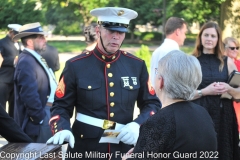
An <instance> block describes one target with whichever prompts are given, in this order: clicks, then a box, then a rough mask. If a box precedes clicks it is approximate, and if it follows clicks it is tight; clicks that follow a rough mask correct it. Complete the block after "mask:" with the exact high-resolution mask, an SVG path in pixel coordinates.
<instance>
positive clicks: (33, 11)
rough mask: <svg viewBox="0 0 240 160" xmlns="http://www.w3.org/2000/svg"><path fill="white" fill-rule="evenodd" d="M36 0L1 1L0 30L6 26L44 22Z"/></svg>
mask: <svg viewBox="0 0 240 160" xmlns="http://www.w3.org/2000/svg"><path fill="white" fill-rule="evenodd" d="M37 2H38V1H37V0H2V1H1V5H0V12H1V14H0V24H1V25H0V29H6V27H7V25H8V24H11V23H18V24H22V25H23V24H26V23H33V22H44V19H43V15H42V11H41V5H39V3H37Z"/></svg>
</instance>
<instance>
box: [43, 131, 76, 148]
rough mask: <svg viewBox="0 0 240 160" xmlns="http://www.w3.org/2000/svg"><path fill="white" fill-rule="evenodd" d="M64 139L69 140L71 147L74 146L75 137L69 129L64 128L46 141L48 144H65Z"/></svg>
mask: <svg viewBox="0 0 240 160" xmlns="http://www.w3.org/2000/svg"><path fill="white" fill-rule="evenodd" d="M63 141H66V142H69V145H70V147H71V148H73V147H74V143H75V139H74V136H73V134H72V132H70V131H69V130H62V131H59V132H57V133H56V134H54V136H52V137H51V138H49V139H48V141H47V142H46V143H47V144H50V143H53V144H63Z"/></svg>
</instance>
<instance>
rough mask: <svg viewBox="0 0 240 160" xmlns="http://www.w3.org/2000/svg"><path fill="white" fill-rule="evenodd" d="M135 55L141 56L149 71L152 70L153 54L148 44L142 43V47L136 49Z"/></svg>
mask: <svg viewBox="0 0 240 160" xmlns="http://www.w3.org/2000/svg"><path fill="white" fill-rule="evenodd" d="M135 55H136V56H137V57H138V58H141V59H143V60H144V61H145V63H146V65H147V68H148V72H150V61H151V55H152V54H151V53H150V51H149V48H148V46H145V45H143V44H142V45H141V49H140V50H138V51H136V53H135Z"/></svg>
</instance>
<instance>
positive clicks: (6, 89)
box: [0, 24, 21, 117]
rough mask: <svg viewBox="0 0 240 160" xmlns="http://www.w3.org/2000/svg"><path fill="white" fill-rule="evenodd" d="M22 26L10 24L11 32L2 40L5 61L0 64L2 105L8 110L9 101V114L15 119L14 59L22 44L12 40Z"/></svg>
mask: <svg viewBox="0 0 240 160" xmlns="http://www.w3.org/2000/svg"><path fill="white" fill-rule="evenodd" d="M20 27H21V25H19V24H9V25H8V28H9V32H8V34H7V35H6V37H4V38H3V39H1V40H0V52H1V54H0V58H1V59H3V62H2V64H0V90H1V92H0V103H1V105H2V107H3V108H4V109H5V110H6V102H7V101H8V105H9V110H8V114H9V115H10V116H11V117H13V112H14V111H13V109H14V103H13V102H14V91H13V74H14V70H15V68H14V64H13V63H14V59H15V58H16V56H18V55H19V53H20V51H21V47H20V43H18V42H17V41H14V40H13V39H12V38H13V37H14V36H15V35H16V34H17V33H18V30H19V28H20Z"/></svg>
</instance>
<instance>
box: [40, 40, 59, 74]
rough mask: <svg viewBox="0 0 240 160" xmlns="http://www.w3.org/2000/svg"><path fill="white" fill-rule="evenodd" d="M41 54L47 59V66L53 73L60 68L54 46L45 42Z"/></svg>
mask: <svg viewBox="0 0 240 160" xmlns="http://www.w3.org/2000/svg"><path fill="white" fill-rule="evenodd" d="M41 56H42V57H43V58H44V59H45V60H46V61H47V64H48V66H49V68H51V69H52V71H53V72H54V73H55V72H56V71H58V70H59V69H60V64H59V56H58V51H57V49H56V48H55V47H53V46H50V45H49V44H47V47H46V50H45V51H43V52H42V53H41Z"/></svg>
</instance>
